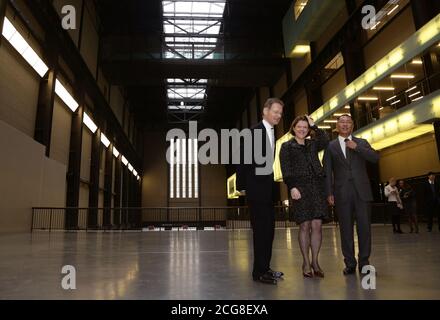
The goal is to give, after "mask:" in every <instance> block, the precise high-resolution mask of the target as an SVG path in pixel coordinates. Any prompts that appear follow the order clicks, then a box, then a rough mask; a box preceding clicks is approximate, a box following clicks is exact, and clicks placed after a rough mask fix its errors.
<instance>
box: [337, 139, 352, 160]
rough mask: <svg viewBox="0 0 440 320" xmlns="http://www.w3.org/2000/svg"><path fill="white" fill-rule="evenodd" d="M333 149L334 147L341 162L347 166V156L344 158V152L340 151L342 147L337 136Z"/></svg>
mask: <svg viewBox="0 0 440 320" xmlns="http://www.w3.org/2000/svg"><path fill="white" fill-rule="evenodd" d="M335 149H336V153H337V154H338V155H339V157H340V158H341V159H342V162H344V163H345V164H346V165H347V166H348V165H349V161H348V159H347V158H345V156H344V152H342V147H341V144H340V143H339V138H336V140H335ZM345 152H347V149H346V150H345ZM347 156H348V152H347Z"/></svg>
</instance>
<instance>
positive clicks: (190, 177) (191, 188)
mask: <svg viewBox="0 0 440 320" xmlns="http://www.w3.org/2000/svg"><path fill="white" fill-rule="evenodd" d="M192 146H193V141H192V139H189V140H188V198H192V194H193V192H192V191H193V186H192V167H193V160H192V158H193V154H192Z"/></svg>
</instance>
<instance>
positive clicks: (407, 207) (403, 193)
mask: <svg viewBox="0 0 440 320" xmlns="http://www.w3.org/2000/svg"><path fill="white" fill-rule="evenodd" d="M398 188H399V196H400V199H401V200H402V202H403V209H404V211H405V214H406V215H407V216H408V223H409V227H410V233H413V232H415V233H419V224H418V222H417V201H416V194H415V192H414V189H413V188H412V187H411V185H410V184H409V183H407V182H405V180H399V184H398Z"/></svg>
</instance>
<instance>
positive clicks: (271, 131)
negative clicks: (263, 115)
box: [263, 119, 275, 150]
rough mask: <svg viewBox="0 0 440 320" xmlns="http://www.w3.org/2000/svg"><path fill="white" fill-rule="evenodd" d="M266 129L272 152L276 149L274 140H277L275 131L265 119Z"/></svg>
mask: <svg viewBox="0 0 440 320" xmlns="http://www.w3.org/2000/svg"><path fill="white" fill-rule="evenodd" d="M263 124H264V127H265V128H266V131H267V134H268V136H269V141H270V146H271V148H272V150H273V149H274V140H275V129H274V128H273V126H271V125H270V123H269V122H267V121H266V120H264V119H263Z"/></svg>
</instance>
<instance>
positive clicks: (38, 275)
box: [0, 226, 440, 300]
mask: <svg viewBox="0 0 440 320" xmlns="http://www.w3.org/2000/svg"><path fill="white" fill-rule="evenodd" d="M421 230H423V231H422V232H421V233H420V234H403V235H398V234H393V233H392V232H391V227H389V226H373V256H372V259H371V263H372V265H374V267H375V268H376V270H377V272H378V276H377V279H376V289H375V290H365V289H363V288H362V278H361V277H360V275H359V274H356V275H353V276H348V277H344V276H343V275H342V269H343V261H342V256H341V251H340V249H339V231H338V229H337V228H336V227H332V226H329V227H325V228H324V240H323V247H322V251H321V266H322V268H323V269H324V270H325V272H326V277H325V278H324V279H304V278H303V277H302V274H301V271H300V267H301V258H300V252H299V249H298V246H297V235H298V230H297V229H278V230H277V231H276V235H275V242H274V250H273V259H272V261H273V262H272V267H273V269H276V270H282V271H284V273H285V279H284V280H283V281H280V282H279V283H278V285H277V286H272V285H265V284H260V283H256V282H254V281H252V279H251V276H250V271H251V265H252V235H251V232H250V231H249V230H235V231H180V232H176V231H162V232H124V233H119V232H112V233H93V232H89V233H84V232H81V233H50V234H49V233H44V232H39V233H34V234H26V235H2V236H0V299H287V300H293V299H295V300H296V299H439V298H440V273H439V272H438V271H439V270H440V250H439V244H440V232H438V231H437V230H436V231H435V232H432V233H427V232H426V231H424V230H425V228H423V227H422V228H421ZM65 265H72V266H74V267H75V270H76V289H75V290H64V289H63V288H62V287H61V282H62V279H63V277H64V276H65V274H62V273H61V269H62V267H63V266H65ZM70 275H71V274H70Z"/></svg>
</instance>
